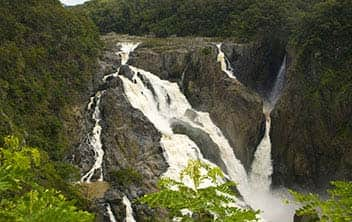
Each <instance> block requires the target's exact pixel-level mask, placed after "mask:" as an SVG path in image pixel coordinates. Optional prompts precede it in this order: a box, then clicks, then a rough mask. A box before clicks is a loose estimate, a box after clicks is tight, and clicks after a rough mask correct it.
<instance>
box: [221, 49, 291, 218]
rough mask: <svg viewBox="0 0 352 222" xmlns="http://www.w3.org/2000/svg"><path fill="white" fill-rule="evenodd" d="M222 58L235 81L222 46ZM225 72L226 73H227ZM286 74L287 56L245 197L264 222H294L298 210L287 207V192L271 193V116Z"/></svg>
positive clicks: (271, 97) (267, 107)
mask: <svg viewBox="0 0 352 222" xmlns="http://www.w3.org/2000/svg"><path fill="white" fill-rule="evenodd" d="M217 47H218V50H219V54H218V62H220V63H221V68H222V70H223V71H224V72H225V73H226V74H227V76H229V77H230V78H233V76H234V74H233V68H232V67H231V66H230V63H229V62H228V60H227V58H226V56H225V55H224V53H223V52H222V51H221V44H217ZM224 69H225V70H224ZM285 71H286V56H285V57H284V59H283V61H282V64H281V67H280V70H279V72H278V74H277V77H276V80H275V82H274V86H273V89H272V91H271V92H270V94H269V98H268V99H267V100H268V101H264V106H263V113H264V115H265V119H266V122H265V134H264V137H263V139H262V140H261V142H260V143H259V145H258V147H257V150H256V152H255V155H254V160H253V163H252V166H251V171H250V173H249V176H248V185H249V192H248V193H247V194H244V193H241V194H242V195H243V196H244V199H245V201H246V203H247V204H249V205H250V206H251V207H252V208H254V209H257V210H261V217H262V219H263V220H266V221H271V222H282V221H285V222H286V221H288V222H289V221H292V220H293V214H294V212H295V210H294V208H293V207H292V206H289V205H285V204H284V203H283V199H285V198H288V196H287V192H286V191H285V190H271V189H270V186H271V175H272V173H273V166H272V161H271V141H270V126H271V118H270V112H271V110H272V109H273V108H274V106H275V104H276V102H277V100H278V99H279V96H280V93H281V91H282V89H283V86H284V79H285Z"/></svg>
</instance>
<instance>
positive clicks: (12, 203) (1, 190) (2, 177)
mask: <svg viewBox="0 0 352 222" xmlns="http://www.w3.org/2000/svg"><path fill="white" fill-rule="evenodd" d="M4 141H5V143H4V146H3V147H0V219H1V221H4V222H7V221H8V222H13V221H21V222H47V221H50V222H59V221H60V222H76V221H78V222H90V221H93V220H94V215H93V214H90V213H88V212H85V211H82V210H79V209H78V208H77V207H76V206H75V205H74V202H72V201H67V199H66V198H65V197H64V195H63V194H62V193H61V192H59V191H57V190H55V189H49V188H46V187H44V186H42V185H41V184H39V183H37V181H38V176H39V175H38V174H40V173H41V174H42V175H41V176H42V177H45V176H46V175H45V174H46V172H45V171H41V172H38V170H39V169H40V168H41V165H42V164H45V163H44V160H43V158H42V157H43V155H44V154H41V152H40V151H39V150H38V149H36V148H32V147H28V146H25V145H22V144H21V143H20V140H19V139H18V138H16V137H13V136H9V137H6V138H5V139H4ZM45 166H47V165H46V164H45Z"/></svg>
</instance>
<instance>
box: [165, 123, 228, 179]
mask: <svg viewBox="0 0 352 222" xmlns="http://www.w3.org/2000/svg"><path fill="white" fill-rule="evenodd" d="M171 127H172V130H173V132H174V133H178V134H184V135H187V136H188V137H189V138H190V139H191V140H193V141H194V142H195V143H196V144H197V146H198V147H199V149H200V151H201V153H202V155H203V156H204V158H206V159H208V160H210V161H211V162H213V163H215V164H216V165H218V166H219V167H220V168H221V169H222V170H223V171H224V172H225V173H227V169H226V166H225V164H224V162H223V161H222V159H221V155H220V150H219V147H218V145H216V143H214V142H213V140H212V139H211V138H210V136H209V134H207V133H206V132H204V131H203V130H200V129H198V128H195V127H192V126H191V125H190V124H189V123H186V122H184V121H181V120H174V122H173V123H172V124H171Z"/></svg>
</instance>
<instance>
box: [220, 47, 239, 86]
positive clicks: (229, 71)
mask: <svg viewBox="0 0 352 222" xmlns="http://www.w3.org/2000/svg"><path fill="white" fill-rule="evenodd" d="M221 46H222V43H219V44H216V47H217V48H218V57H217V61H218V62H220V64H221V70H222V71H223V72H225V73H226V75H227V76H228V77H230V78H231V79H234V80H237V78H236V76H235V74H234V73H233V68H232V67H231V64H230V61H229V60H228V59H227V58H226V56H225V53H224V52H223V51H222V49H221ZM237 81H238V80H237Z"/></svg>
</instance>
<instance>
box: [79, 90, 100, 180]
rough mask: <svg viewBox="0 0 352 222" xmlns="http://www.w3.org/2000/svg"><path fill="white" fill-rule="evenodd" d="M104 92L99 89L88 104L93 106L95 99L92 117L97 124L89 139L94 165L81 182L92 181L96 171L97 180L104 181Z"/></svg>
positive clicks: (90, 106) (89, 107)
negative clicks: (101, 113) (102, 110)
mask: <svg viewBox="0 0 352 222" xmlns="http://www.w3.org/2000/svg"><path fill="white" fill-rule="evenodd" d="M103 93H104V91H98V92H97V93H96V94H95V96H94V97H92V98H91V99H90V103H89V104H88V109H91V108H92V105H93V103H94V100H95V103H96V104H95V108H94V112H93V115H92V119H93V120H94V121H95V125H94V128H93V131H92V134H91V135H89V137H88V141H89V145H90V146H91V147H92V148H93V151H94V159H95V162H94V165H93V166H92V168H91V169H90V170H89V171H88V172H87V173H86V174H85V175H84V176H83V177H82V178H81V182H87V183H90V182H91V179H92V177H93V176H94V174H95V173H96V172H99V177H98V179H97V181H103V168H102V164H103V157H104V150H103V145H102V143H101V130H102V127H101V126H100V120H101V118H100V107H99V106H100V100H101V96H102V94H103Z"/></svg>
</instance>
